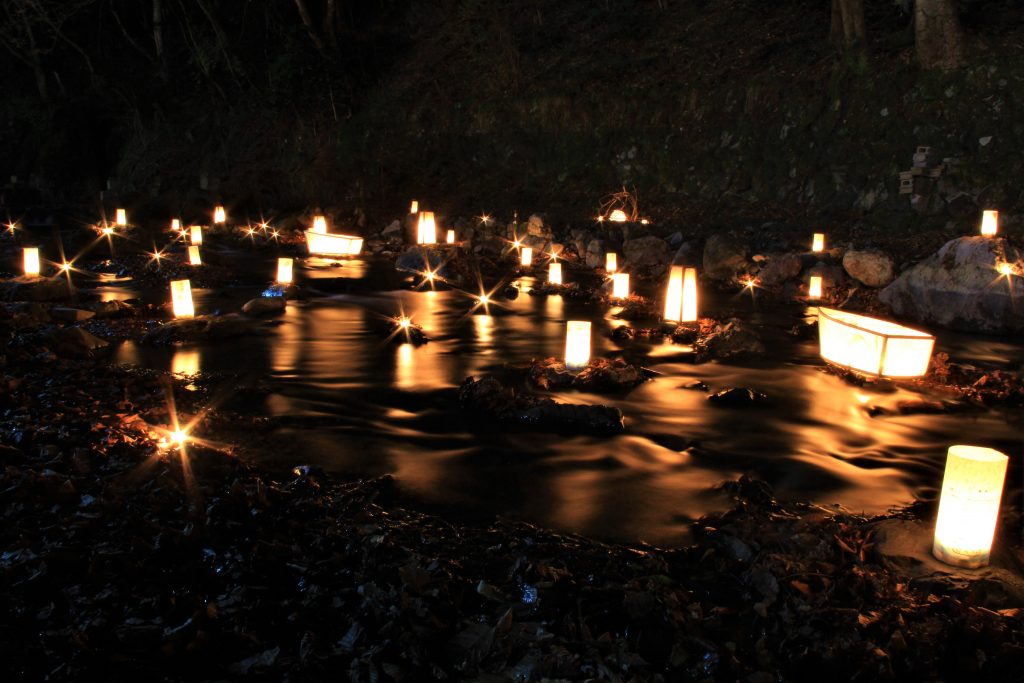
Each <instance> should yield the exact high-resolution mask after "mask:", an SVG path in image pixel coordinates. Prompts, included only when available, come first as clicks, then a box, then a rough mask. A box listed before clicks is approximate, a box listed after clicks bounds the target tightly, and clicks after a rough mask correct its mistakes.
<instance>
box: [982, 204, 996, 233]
mask: <svg viewBox="0 0 1024 683" xmlns="http://www.w3.org/2000/svg"><path fill="white" fill-rule="evenodd" d="M997 232H999V212H998V211H992V210H988V211H985V212H984V213H982V214H981V234H982V235H984V236H985V237H995V236H996V233H997Z"/></svg>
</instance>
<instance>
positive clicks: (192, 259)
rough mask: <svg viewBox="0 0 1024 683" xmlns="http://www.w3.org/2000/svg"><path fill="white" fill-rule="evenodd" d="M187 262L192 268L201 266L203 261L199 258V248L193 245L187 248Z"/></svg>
mask: <svg viewBox="0 0 1024 683" xmlns="http://www.w3.org/2000/svg"><path fill="white" fill-rule="evenodd" d="M188 262H189V264H191V265H193V266H201V265H203V260H202V259H201V258H200V257H199V247H198V245H195V244H193V245H192V246H191V247H189V248H188Z"/></svg>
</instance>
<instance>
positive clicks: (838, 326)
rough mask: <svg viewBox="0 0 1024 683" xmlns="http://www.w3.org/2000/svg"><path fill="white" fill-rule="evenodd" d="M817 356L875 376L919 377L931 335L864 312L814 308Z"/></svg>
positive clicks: (929, 350)
mask: <svg viewBox="0 0 1024 683" xmlns="http://www.w3.org/2000/svg"><path fill="white" fill-rule="evenodd" d="M818 337H819V343H820V347H821V357H822V358H824V359H825V360H827V361H828V362H830V363H833V364H835V365H838V366H841V367H844V368H847V369H850V370H857V371H859V372H863V373H865V374H868V375H875V376H879V377H920V376H921V375H923V374H924V373H925V372H927V371H928V362H929V361H930V360H931V357H932V349H933V348H934V347H935V337H933V336H932V335H930V334H927V333H925V332H920V331H918V330H912V329H910V328H909V327H903V326H902V325H897V324H896V323H891V322H888V321H885V320H878V319H877V318H869V317H868V316H866V315H858V314H856V313H848V312H846V311H838V310H836V309H833V308H819V309H818Z"/></svg>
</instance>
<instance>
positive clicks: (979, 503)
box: [932, 446, 1009, 569]
mask: <svg viewBox="0 0 1024 683" xmlns="http://www.w3.org/2000/svg"><path fill="white" fill-rule="evenodd" d="M1008 462H1009V458H1007V457H1006V455H1004V454H1003V453H1000V452H999V451H996V450H992V449H991V448H980V447H978V446H950V448H949V451H948V453H947V454H946V472H945V474H944V475H943V477H942V494H941V497H940V498H939V514H938V518H937V520H936V522H935V540H934V541H933V543H932V554H934V555H935V557H937V558H938V559H940V560H942V561H943V562H945V563H947V564H952V565H955V566H958V567H968V568H972V569H973V568H977V567H983V566H985V565H987V564H988V561H989V555H990V553H991V551H992V538H993V537H994V536H995V531H996V522H997V521H998V519H999V503H1000V500H1001V499H1002V497H1003V482H1004V481H1005V479H1006V466H1007V464H1008Z"/></svg>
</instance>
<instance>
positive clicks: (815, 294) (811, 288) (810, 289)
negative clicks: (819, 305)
mask: <svg viewBox="0 0 1024 683" xmlns="http://www.w3.org/2000/svg"><path fill="white" fill-rule="evenodd" d="M807 298H808V299H813V300H818V299H820V298H821V276H820V275H812V276H811V282H810V284H808V285H807Z"/></svg>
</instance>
